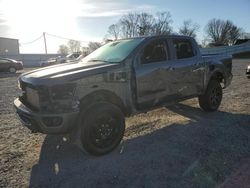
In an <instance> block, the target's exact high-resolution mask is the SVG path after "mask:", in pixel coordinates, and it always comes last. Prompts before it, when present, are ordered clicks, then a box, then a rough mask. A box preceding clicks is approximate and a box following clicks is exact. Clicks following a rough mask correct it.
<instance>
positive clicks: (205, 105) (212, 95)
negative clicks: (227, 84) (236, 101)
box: [199, 80, 223, 112]
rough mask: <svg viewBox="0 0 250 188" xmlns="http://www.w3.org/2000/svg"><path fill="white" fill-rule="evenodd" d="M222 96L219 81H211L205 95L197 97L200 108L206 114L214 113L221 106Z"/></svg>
mask: <svg viewBox="0 0 250 188" xmlns="http://www.w3.org/2000/svg"><path fill="white" fill-rule="evenodd" d="M222 95H223V94H222V87H221V85H220V83H219V81H217V80H211V81H210V82H209V83H208V86H207V90H206V92H205V94H204V95H200V96H199V104H200V107H201V108H202V109H203V110H204V111H207V112H213V111H216V110H217V109H218V108H219V106H220V104H221V100H222Z"/></svg>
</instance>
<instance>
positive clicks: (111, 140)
mask: <svg viewBox="0 0 250 188" xmlns="http://www.w3.org/2000/svg"><path fill="white" fill-rule="evenodd" d="M80 126H81V143H82V146H83V148H84V149H85V150H86V151H87V152H88V153H90V154H92V155H96V156H99V155H104V154H106V153H109V152H111V151H112V150H114V149H115V148H116V147H117V146H118V145H119V143H120V141H121V139H122V138H123V135H124V131H125V118H124V115H123V113H122V112H121V110H120V109H119V108H118V107H116V106H115V105H113V104H110V103H106V102H100V103H96V104H93V105H91V106H90V107H89V108H88V109H87V110H85V113H84V114H82V116H81V119H80Z"/></svg>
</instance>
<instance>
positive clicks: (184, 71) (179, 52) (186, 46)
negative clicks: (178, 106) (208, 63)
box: [170, 38, 205, 98]
mask: <svg viewBox="0 0 250 188" xmlns="http://www.w3.org/2000/svg"><path fill="white" fill-rule="evenodd" d="M170 45H171V47H172V49H173V50H174V51H173V53H174V56H175V61H174V63H173V64H172V65H171V67H172V71H173V81H174V82H175V86H176V91H177V93H176V94H177V95H176V96H177V97H178V98H182V97H183V98H185V97H188V96H192V95H197V94H200V93H201V92H202V89H203V83H204V71H205V64H204V61H203V60H202V58H201V56H200V54H199V51H197V50H196V49H197V48H198V46H197V45H196V43H195V42H194V41H192V40H190V39H187V38H173V39H172V42H171V44H170Z"/></svg>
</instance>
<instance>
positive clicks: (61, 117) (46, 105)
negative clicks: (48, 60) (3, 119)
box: [14, 80, 79, 134]
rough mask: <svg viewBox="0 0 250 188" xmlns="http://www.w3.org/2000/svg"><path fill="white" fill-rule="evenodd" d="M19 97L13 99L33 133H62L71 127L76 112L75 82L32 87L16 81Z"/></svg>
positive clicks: (75, 117) (77, 105)
mask: <svg viewBox="0 0 250 188" xmlns="http://www.w3.org/2000/svg"><path fill="white" fill-rule="evenodd" d="M18 85H19V86H20V88H21V89H22V96H20V97H19V98H18V99H16V100H15V102H14V105H15V107H16V109H17V114H18V116H19V118H20V119H21V121H22V122H23V124H24V125H26V126H27V127H28V128H29V129H31V130H32V131H35V132H43V133H47V134H49V133H64V132H68V131H69V130H70V129H72V124H74V122H75V120H76V119H77V115H78V112H79V101H78V99H77V98H76V97H75V91H76V83H67V84H62V85H53V86H33V85H31V84H28V83H25V82H22V81H21V80H20V81H19V84H18Z"/></svg>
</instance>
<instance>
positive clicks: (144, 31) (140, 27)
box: [137, 13, 155, 36]
mask: <svg viewBox="0 0 250 188" xmlns="http://www.w3.org/2000/svg"><path fill="white" fill-rule="evenodd" d="M137 16H138V22H137V35H139V36H148V35H151V34H152V33H153V26H154V23H155V18H154V17H153V15H151V14H148V13H140V14H138V15H137Z"/></svg>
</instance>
